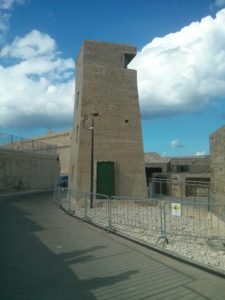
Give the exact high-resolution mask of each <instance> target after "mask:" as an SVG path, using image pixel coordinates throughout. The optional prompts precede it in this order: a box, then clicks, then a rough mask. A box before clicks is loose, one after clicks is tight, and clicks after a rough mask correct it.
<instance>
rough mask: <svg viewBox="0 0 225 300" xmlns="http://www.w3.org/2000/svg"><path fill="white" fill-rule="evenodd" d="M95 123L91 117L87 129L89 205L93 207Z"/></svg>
mask: <svg viewBox="0 0 225 300" xmlns="http://www.w3.org/2000/svg"><path fill="white" fill-rule="evenodd" d="M94 126H95V123H94V118H92V122H91V127H90V128H89V130H91V165H90V170H91V179H90V207H91V208H93V192H94V190H93V188H94V182H93V181H94V131H95V127H94Z"/></svg>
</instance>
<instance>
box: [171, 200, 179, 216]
mask: <svg viewBox="0 0 225 300" xmlns="http://www.w3.org/2000/svg"><path fill="white" fill-rule="evenodd" d="M171 215H172V216H176V217H180V216H181V204H180V203H172V206H171Z"/></svg>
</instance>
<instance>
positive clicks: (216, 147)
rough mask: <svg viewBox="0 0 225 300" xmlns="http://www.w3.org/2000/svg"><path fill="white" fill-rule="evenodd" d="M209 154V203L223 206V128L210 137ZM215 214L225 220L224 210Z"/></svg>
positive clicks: (224, 157) (224, 149) (224, 151)
mask: <svg viewBox="0 0 225 300" xmlns="http://www.w3.org/2000/svg"><path fill="white" fill-rule="evenodd" d="M210 152H211V175H212V183H211V201H212V203H213V204H220V203H222V204H223V205H224V204H225V126H223V127H221V128H220V129H218V130H217V131H215V132H214V133H212V134H211V135H210ZM217 213H218V214H219V215H221V216H222V217H223V218H225V212H224V209H223V208H222V207H221V208H219V207H218V208H217Z"/></svg>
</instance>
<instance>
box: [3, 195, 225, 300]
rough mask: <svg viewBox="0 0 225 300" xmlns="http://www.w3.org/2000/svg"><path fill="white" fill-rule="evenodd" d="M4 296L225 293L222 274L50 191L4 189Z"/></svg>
mask: <svg viewBox="0 0 225 300" xmlns="http://www.w3.org/2000/svg"><path fill="white" fill-rule="evenodd" d="M0 274H1V275H0V276H1V278H0V300H22V299H23V300H24V299H27V300H33V299H37V300H57V299H60V300H70V299H71V300H72V299H73V300H77V299H82V300H83V299H88V300H89V299H90V300H94V299H101V300H102V299H107V300H117V299H118V300H120V299H121V300H122V299H124V300H126V299H128V300H136V299H138V300H139V299H154V300H158V299H167V300H171V299H176V300H177V299H186V300H187V299H196V300H197V299H213V300H215V299H221V300H224V299H225V279H222V278H219V277H217V276H214V275H210V274H208V273H206V272H204V271H201V270H198V269H196V268H194V267H191V266H188V265H186V264H183V263H181V262H177V261H176V260H173V259H171V258H168V257H164V256H163V255H160V254H159V253H156V252H154V251H151V250H149V249H146V248H144V247H141V246H139V245H137V244H135V243H132V242H130V241H127V240H125V239H122V238H120V237H118V236H116V235H113V234H110V233H106V232H104V231H102V230H100V229H98V228H96V227H93V226H91V225H89V224H86V223H83V222H82V221H80V220H77V219H74V218H72V217H70V216H68V215H66V214H65V213H64V212H63V211H61V210H60V209H59V207H58V206H57V205H56V204H55V203H54V202H53V201H52V197H51V195H50V194H49V193H48V194H47V193H45V194H36V195H29V194H28V195H20V196H15V195H14V196H11V197H4V198H3V197H0Z"/></svg>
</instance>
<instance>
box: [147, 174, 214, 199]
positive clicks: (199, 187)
mask: <svg viewBox="0 0 225 300" xmlns="http://www.w3.org/2000/svg"><path fill="white" fill-rule="evenodd" d="M209 191H210V182H209V181H204V180H203V179H202V180H199V181H195V180H178V179H177V178H172V179H165V178H151V180H150V181H149V197H151V198H160V199H166V200H169V201H176V200H177V201H181V200H183V201H186V200H187V199H188V200H192V201H194V202H205V203H206V202H207V203H208V202H209V201H210V199H209Z"/></svg>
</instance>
